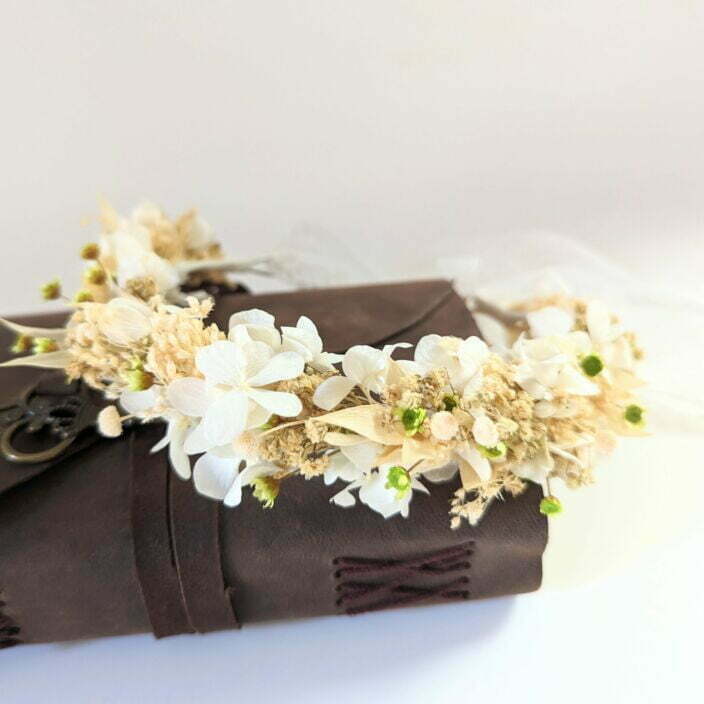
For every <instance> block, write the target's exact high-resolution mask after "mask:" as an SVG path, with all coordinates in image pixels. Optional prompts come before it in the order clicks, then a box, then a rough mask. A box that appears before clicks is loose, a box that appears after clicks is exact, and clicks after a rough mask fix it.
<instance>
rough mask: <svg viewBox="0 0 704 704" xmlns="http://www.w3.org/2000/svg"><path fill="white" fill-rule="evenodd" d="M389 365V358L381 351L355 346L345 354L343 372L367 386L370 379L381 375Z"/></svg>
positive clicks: (364, 346)
mask: <svg viewBox="0 0 704 704" xmlns="http://www.w3.org/2000/svg"><path fill="white" fill-rule="evenodd" d="M387 364H388V358H387V357H386V355H384V353H383V352H382V351H381V350H377V349H375V348H374V347H369V345H355V346H354V347H350V349H349V350H347V352H346V353H345V356H344V358H343V360H342V371H343V372H344V373H345V376H347V377H349V378H350V379H352V380H354V381H356V382H357V383H358V384H366V383H367V382H368V380H369V379H370V377H374V376H376V375H377V374H379V373H381V372H382V371H383V370H384V369H385V368H386V366H387Z"/></svg>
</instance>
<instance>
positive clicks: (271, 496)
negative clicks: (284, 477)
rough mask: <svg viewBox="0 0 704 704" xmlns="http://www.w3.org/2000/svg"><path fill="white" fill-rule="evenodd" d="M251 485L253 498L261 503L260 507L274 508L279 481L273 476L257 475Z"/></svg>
mask: <svg viewBox="0 0 704 704" xmlns="http://www.w3.org/2000/svg"><path fill="white" fill-rule="evenodd" d="M252 486H253V487H254V491H253V494H254V498H255V499H256V500H257V501H259V502H260V503H261V504H262V508H274V503H275V501H276V498H277V497H278V495H279V489H280V486H281V482H280V481H279V480H278V479H274V477H257V479H255V480H254V481H253V482H252Z"/></svg>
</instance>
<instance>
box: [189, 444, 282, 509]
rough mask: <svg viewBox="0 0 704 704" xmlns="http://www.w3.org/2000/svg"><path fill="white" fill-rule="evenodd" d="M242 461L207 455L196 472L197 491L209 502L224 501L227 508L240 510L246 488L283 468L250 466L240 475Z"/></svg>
mask: <svg viewBox="0 0 704 704" xmlns="http://www.w3.org/2000/svg"><path fill="white" fill-rule="evenodd" d="M243 461H245V459H244V458H243V457H240V456H237V455H235V454H223V453H220V454H216V453H212V452H208V453H206V454H204V455H203V456H202V457H200V458H199V459H198V461H197V462H196V464H195V467H194V468H193V483H194V485H195V488H196V491H197V492H198V493H199V494H202V495H203V496H207V497H208V498H210V499H215V500H216V501H222V502H223V503H224V504H225V506H228V507H234V506H239V505H240V503H241V502H242V489H243V487H245V486H248V485H251V484H252V483H253V482H254V481H255V480H256V479H259V478H260V477H264V476H271V475H273V474H276V473H277V472H280V471H281V468H280V467H277V466H276V465H273V464H270V463H268V462H260V463H255V464H251V465H247V466H246V467H245V468H244V469H243V470H242V471H240V466H241V465H242V462H243Z"/></svg>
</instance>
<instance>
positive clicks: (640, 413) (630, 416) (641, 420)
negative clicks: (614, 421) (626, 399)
mask: <svg viewBox="0 0 704 704" xmlns="http://www.w3.org/2000/svg"><path fill="white" fill-rule="evenodd" d="M623 417H624V418H625V420H626V422H627V423H630V424H631V425H633V426H635V427H637V428H642V427H643V426H644V425H645V409H644V408H642V407H641V406H638V405H637V404H635V403H632V404H631V405H630V406H627V407H626V410H625V412H624V414H623Z"/></svg>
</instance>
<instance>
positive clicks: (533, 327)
mask: <svg viewBox="0 0 704 704" xmlns="http://www.w3.org/2000/svg"><path fill="white" fill-rule="evenodd" d="M526 319H527V320H528V327H529V328H530V336H531V337H532V338H534V339H535V338H538V337H549V336H550V335H566V334H567V333H569V332H570V331H571V330H572V328H573V327H574V315H572V313H570V312H569V311H566V310H564V309H563V308H558V307H557V306H546V307H545V308H540V309H539V310H534V311H531V312H530V313H527V314H526Z"/></svg>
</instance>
